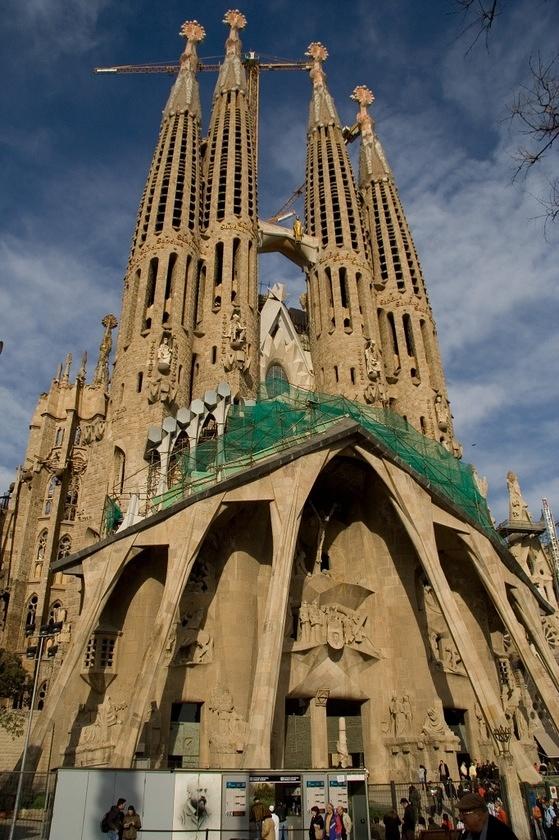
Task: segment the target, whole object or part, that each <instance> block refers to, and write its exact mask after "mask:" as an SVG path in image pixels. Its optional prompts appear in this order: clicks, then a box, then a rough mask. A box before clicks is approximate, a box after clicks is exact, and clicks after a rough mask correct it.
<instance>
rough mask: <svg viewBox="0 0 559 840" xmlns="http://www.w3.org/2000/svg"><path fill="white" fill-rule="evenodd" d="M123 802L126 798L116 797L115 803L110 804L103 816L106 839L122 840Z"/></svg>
mask: <svg viewBox="0 0 559 840" xmlns="http://www.w3.org/2000/svg"><path fill="white" fill-rule="evenodd" d="M125 804H126V799H122V798H121V799H117V803H116V805H111V807H110V808H109V810H108V811H107V813H106V814H105V816H104V817H103V823H104V824H105V825H106V826H107V837H108V840H122V823H123V821H124V806H125Z"/></svg>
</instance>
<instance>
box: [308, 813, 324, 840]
mask: <svg viewBox="0 0 559 840" xmlns="http://www.w3.org/2000/svg"><path fill="white" fill-rule="evenodd" d="M309 840H324V818H323V816H322V814H321V813H320V808H319V807H318V805H313V806H312V808H311V823H310V825H309Z"/></svg>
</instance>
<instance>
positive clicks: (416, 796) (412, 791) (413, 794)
mask: <svg viewBox="0 0 559 840" xmlns="http://www.w3.org/2000/svg"><path fill="white" fill-rule="evenodd" d="M408 799H409V801H410V802H411V804H412V805H413V807H414V808H415V813H416V814H417V815H418V816H419V815H420V814H421V793H420V791H418V789H417V788H416V786H415V785H410V786H409V788H408Z"/></svg>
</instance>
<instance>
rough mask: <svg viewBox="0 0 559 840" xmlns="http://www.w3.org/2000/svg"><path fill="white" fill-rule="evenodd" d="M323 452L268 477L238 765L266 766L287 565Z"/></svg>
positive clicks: (286, 594) (284, 610) (287, 583)
mask: <svg viewBox="0 0 559 840" xmlns="http://www.w3.org/2000/svg"><path fill="white" fill-rule="evenodd" d="M327 455H328V453H324V452H316V453H314V454H312V455H308V456H307V457H306V458H305V459H304V461H303V460H299V461H296V462H294V463H293V464H288V465H286V466H285V467H283V468H282V469H281V470H280V471H278V472H277V473H275V474H274V475H273V476H271V477H270V481H271V482H272V483H273V489H274V501H273V503H272V504H271V518H272V539H273V545H274V549H273V552H274V553H273V559H272V574H271V576H270V583H269V586H268V596H267V598H266V608H265V611H264V614H265V616H266V620H265V622H264V627H263V628H262V633H261V636H260V640H259V645H258V659H257V663H256V670H255V674H254V685H253V689H252V697H251V701H250V711H249V719H248V726H247V731H248V741H247V744H246V748H245V754H244V757H243V767H269V766H270V736H271V733H272V726H273V720H274V710H275V705H276V696H277V687H278V679H279V673H280V667H281V656H282V650H283V641H284V636H285V621H286V614H287V606H288V601H289V586H290V582H291V569H292V566H293V556H294V554H295V545H296V542H297V534H298V532H299V525H300V518H301V514H302V512H303V506H304V504H305V501H306V499H307V496H308V494H309V493H310V491H311V488H312V486H313V484H314V482H315V480H316V477H317V475H318V474H319V472H320V470H321V469H322V467H323V466H324V461H325V460H326V458H327Z"/></svg>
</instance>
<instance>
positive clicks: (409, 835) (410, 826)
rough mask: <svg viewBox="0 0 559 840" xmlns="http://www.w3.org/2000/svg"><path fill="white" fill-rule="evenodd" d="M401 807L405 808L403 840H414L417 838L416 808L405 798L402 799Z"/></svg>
mask: <svg viewBox="0 0 559 840" xmlns="http://www.w3.org/2000/svg"><path fill="white" fill-rule="evenodd" d="M400 805H403V806H404V819H403V821H402V840H414V837H415V823H416V821H417V814H416V813H415V808H414V807H413V805H412V804H411V802H408V800H407V799H406V798H405V797H403V798H402V799H400Z"/></svg>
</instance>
